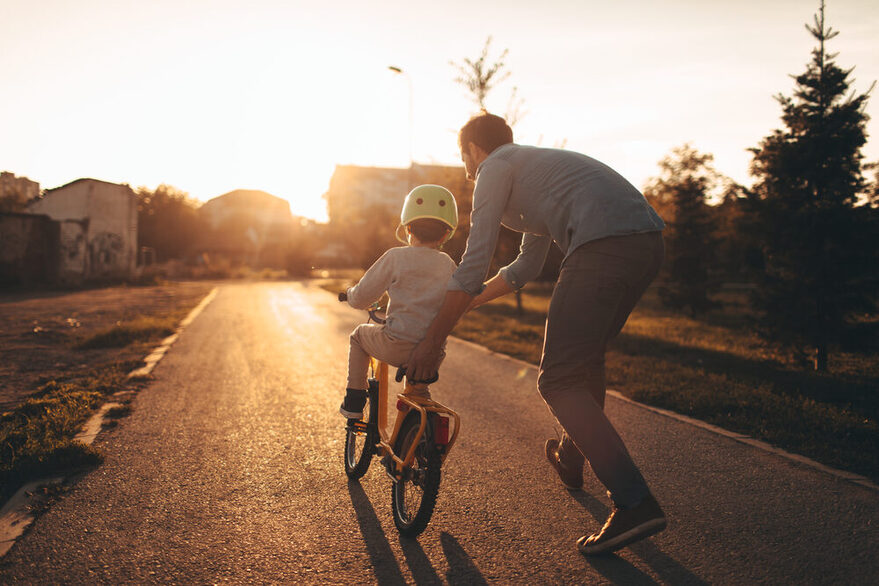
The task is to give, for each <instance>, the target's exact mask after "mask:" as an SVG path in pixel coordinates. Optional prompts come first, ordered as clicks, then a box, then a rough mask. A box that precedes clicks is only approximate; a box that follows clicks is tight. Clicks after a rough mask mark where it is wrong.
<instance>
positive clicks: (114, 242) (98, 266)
mask: <svg viewBox="0 0 879 586" xmlns="http://www.w3.org/2000/svg"><path fill="white" fill-rule="evenodd" d="M124 248H125V247H124V244H123V242H122V237H121V236H119V235H118V234H113V233H112V232H100V233H98V234H96V235H95V237H94V238H92V239H91V242H89V265H90V268H91V271H92V272H93V273H95V274H99V273H108V272H112V271H114V270H120V269H121V270H124V269H125V264H124V261H123V258H122V256H123V251H124Z"/></svg>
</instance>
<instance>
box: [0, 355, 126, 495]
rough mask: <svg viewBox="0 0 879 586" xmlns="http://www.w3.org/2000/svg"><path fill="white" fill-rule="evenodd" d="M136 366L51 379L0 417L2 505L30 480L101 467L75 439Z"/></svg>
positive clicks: (96, 455) (120, 365)
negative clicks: (64, 378) (65, 378)
mask: <svg viewBox="0 0 879 586" xmlns="http://www.w3.org/2000/svg"><path fill="white" fill-rule="evenodd" d="M138 363H139V362H137V361H130V362H126V363H112V364H106V365H100V366H98V367H97V368H94V369H93V370H91V371H90V372H88V373H85V374H83V375H79V376H75V377H72V378H70V379H68V380H63V381H59V380H53V381H51V382H49V383H47V384H45V385H43V386H42V387H41V388H40V389H39V390H38V391H37V392H36V393H34V395H33V396H31V397H30V398H29V399H28V400H27V401H25V402H24V403H22V404H21V405H19V406H18V407H17V408H15V409H13V410H12V411H9V412H7V413H4V414H3V415H2V416H0V487H2V488H0V502H2V501H5V500H6V499H7V498H9V497H10V496H12V494H13V493H14V492H15V491H16V490H17V489H18V487H19V486H21V485H22V484H24V483H25V482H28V481H29V480H33V479H36V478H43V477H47V476H53V475H58V474H63V473H65V472H69V471H71V470H77V469H82V468H85V467H90V466H95V465H97V464H100V462H101V460H102V457H101V455H100V453H99V452H98V451H97V450H95V449H94V448H93V447H91V446H87V445H85V444H83V443H82V442H78V441H75V440H74V439H73V438H74V436H75V435H76V433H77V432H78V431H79V429H80V428H81V427H82V425H83V424H84V423H85V422H86V420H88V418H89V417H90V416H91V414H92V412H93V411H94V410H95V408H97V407H98V406H100V405H101V404H102V403H103V402H104V401H105V399H106V396H107V395H109V394H111V393H114V392H116V391H118V390H120V389H121V388H122V387H123V385H124V384H125V376H126V374H127V373H128V371H129V370H130V369H132V368H134V367H135V366H136V365H137V364H138Z"/></svg>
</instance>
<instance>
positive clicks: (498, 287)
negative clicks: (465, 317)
mask: <svg viewBox="0 0 879 586" xmlns="http://www.w3.org/2000/svg"><path fill="white" fill-rule="evenodd" d="M513 291H515V289H513V287H512V286H510V284H509V283H507V281H506V279H504V278H503V277H501V276H500V275H499V274H498V275H495V276H493V277H492V278H491V279H490V280H489V281H488V282H486V283H485V289H483V290H482V293H480V294H479V295H477V296H476V297H474V298H473V300H472V301H471V302H470V307H468V308H467V311H470V310H472V309H476V308H477V307H479V306H480V305H483V304H485V303H488V302H489V301H491V300H492V299H497V298H498V297H503V296H504V295H506V294H508V293H512V292H513Z"/></svg>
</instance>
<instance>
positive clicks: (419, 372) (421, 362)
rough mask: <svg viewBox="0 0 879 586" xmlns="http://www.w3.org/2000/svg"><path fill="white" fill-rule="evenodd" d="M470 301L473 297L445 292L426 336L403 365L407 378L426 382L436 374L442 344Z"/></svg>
mask: <svg viewBox="0 0 879 586" xmlns="http://www.w3.org/2000/svg"><path fill="white" fill-rule="evenodd" d="M472 300H473V296H472V295H468V294H467V293H465V292H464V291H446V297H445V299H443V304H442V306H441V307H440V310H439V312H438V313H437V314H436V317H434V318H433V322H431V324H430V327H428V328H427V334H425V336H424V339H422V340H421V341H420V342H419V343H418V345H417V346H415V349H414V350H412V354H410V355H409V360H408V361H407V362H406V364H405V365H404V366H405V367H406V372H407V375H406V376H407V377H409V378H410V379H411V380H427V379H429V378H432V377H433V376H434V375H435V374H436V372H437V368H438V367H439V361H440V357H441V356H442V352H443V344H445V342H446V338H447V337H448V336H449V334H450V333H451V332H452V328H454V327H455V324H456V323H458V319H459V318H460V317H461V316H462V315H464V311H466V310H467V306H469V305H470V302H471V301H472Z"/></svg>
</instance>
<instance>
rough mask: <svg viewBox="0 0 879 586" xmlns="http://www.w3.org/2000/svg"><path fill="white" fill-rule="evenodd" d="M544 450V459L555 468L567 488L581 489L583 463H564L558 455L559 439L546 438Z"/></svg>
mask: <svg viewBox="0 0 879 586" xmlns="http://www.w3.org/2000/svg"><path fill="white" fill-rule="evenodd" d="M544 449H545V450H546V459H547V460H549V463H550V464H551V465H552V467H553V468H555V471H556V472H557V473H558V475H559V479H560V480H561V481H562V484H564V485H565V488H567V489H568V490H583V463H582V462H581V463H580V464H579V465H578V464H574V465H565V464H563V463H562V461H561V458H560V457H559V440H557V439H549V440H546V444H545V445H544Z"/></svg>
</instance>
